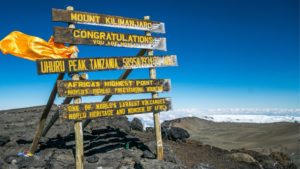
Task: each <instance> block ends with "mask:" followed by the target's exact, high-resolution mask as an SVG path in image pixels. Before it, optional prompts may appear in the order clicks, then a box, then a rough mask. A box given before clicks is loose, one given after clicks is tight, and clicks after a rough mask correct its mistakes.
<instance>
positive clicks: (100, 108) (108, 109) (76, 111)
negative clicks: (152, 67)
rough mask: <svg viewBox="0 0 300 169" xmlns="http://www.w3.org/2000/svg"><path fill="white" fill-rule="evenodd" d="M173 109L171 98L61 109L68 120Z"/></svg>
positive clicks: (67, 106)
mask: <svg viewBox="0 0 300 169" xmlns="http://www.w3.org/2000/svg"><path fill="white" fill-rule="evenodd" d="M170 109H171V100H170V98H159V99H142V100H123V101H113V102H99V103H83V104H69V105H62V106H60V107H59V111H60V115H61V116H62V118H64V119H68V120H85V119H95V118H99V117H111V116H124V115H132V114H139V113H148V112H153V111H167V110H170Z"/></svg>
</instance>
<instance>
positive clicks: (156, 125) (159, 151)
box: [144, 16, 164, 160]
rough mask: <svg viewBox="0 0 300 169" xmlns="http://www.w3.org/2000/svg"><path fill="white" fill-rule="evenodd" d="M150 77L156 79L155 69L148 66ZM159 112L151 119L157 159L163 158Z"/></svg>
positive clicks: (148, 33) (154, 96)
mask: <svg viewBox="0 0 300 169" xmlns="http://www.w3.org/2000/svg"><path fill="white" fill-rule="evenodd" d="M144 19H145V20H150V16H144ZM146 35H147V36H151V32H149V31H146ZM147 52H148V56H153V50H148V51H147ZM149 73H150V79H156V69H155V68H150V69H149ZM152 98H158V93H152ZM159 115H160V114H159V112H153V120H154V130H155V137H156V158H157V159H158V160H163V159H164V151H163V143H162V137H161V126H160V118H159Z"/></svg>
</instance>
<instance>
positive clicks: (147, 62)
mask: <svg viewBox="0 0 300 169" xmlns="http://www.w3.org/2000/svg"><path fill="white" fill-rule="evenodd" d="M36 63H37V70H38V74H51V73H75V72H90V71H101V70H118V69H135V68H151V67H166V66H177V58H176V55H165V56H138V57H136V56H127V57H126V56H125V57H98V58H76V59H44V60H37V61H36Z"/></svg>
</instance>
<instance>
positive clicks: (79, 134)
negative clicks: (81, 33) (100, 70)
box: [67, 6, 84, 169]
mask: <svg viewBox="0 0 300 169" xmlns="http://www.w3.org/2000/svg"><path fill="white" fill-rule="evenodd" d="M67 10H69V11H73V10H74V8H73V7H72V6H68V7H67ZM69 28H73V29H74V28H75V25H74V23H69ZM70 46H74V45H72V44H70ZM77 57H78V53H77V52H74V53H73V54H72V55H71V58H77ZM79 79H80V77H79V74H76V73H75V74H73V76H72V80H79ZM73 102H74V104H80V103H81V97H75V98H74V100H73ZM74 130H75V146H76V156H75V160H76V169H83V164H84V155H83V153H84V152H83V128H82V122H81V121H76V122H75V123H74Z"/></svg>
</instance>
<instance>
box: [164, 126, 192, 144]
mask: <svg viewBox="0 0 300 169" xmlns="http://www.w3.org/2000/svg"><path fill="white" fill-rule="evenodd" d="M169 137H170V138H171V140H173V141H177V140H185V139H187V138H189V137H190V134H189V133H188V132H187V131H186V130H184V129H182V128H179V127H171V129H170V131H169Z"/></svg>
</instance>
